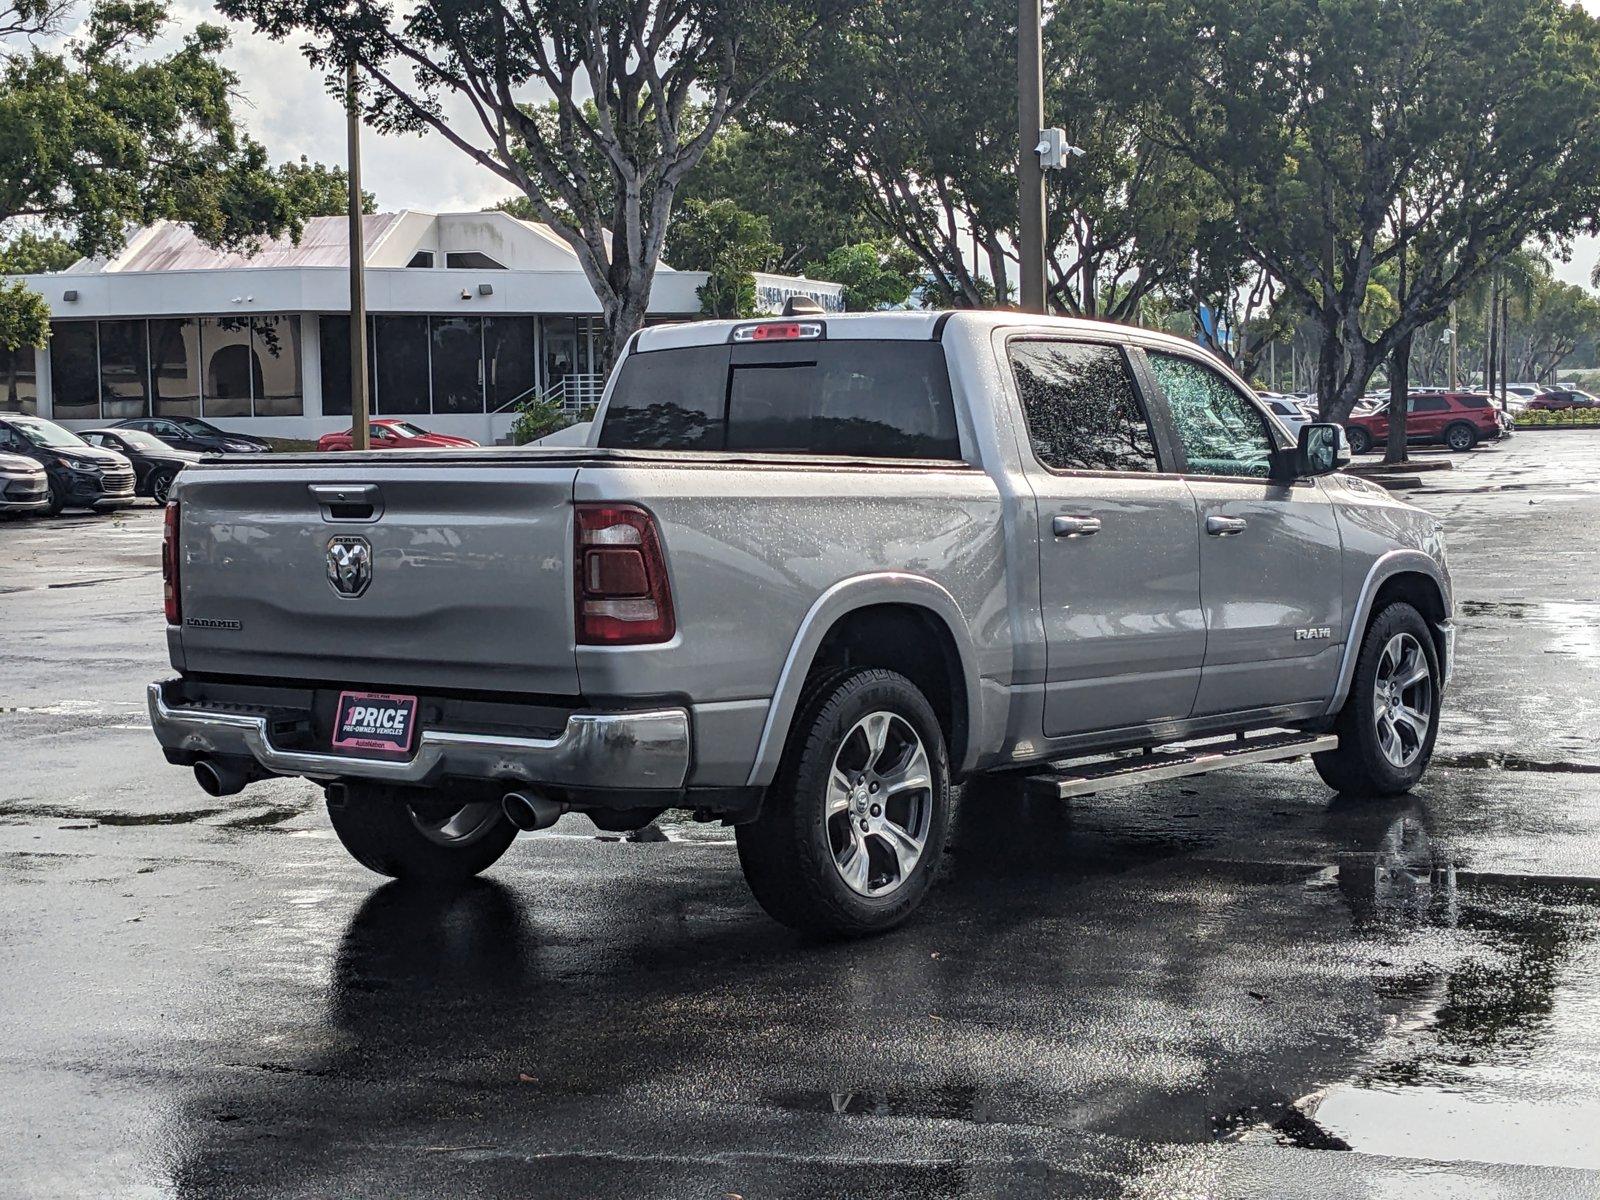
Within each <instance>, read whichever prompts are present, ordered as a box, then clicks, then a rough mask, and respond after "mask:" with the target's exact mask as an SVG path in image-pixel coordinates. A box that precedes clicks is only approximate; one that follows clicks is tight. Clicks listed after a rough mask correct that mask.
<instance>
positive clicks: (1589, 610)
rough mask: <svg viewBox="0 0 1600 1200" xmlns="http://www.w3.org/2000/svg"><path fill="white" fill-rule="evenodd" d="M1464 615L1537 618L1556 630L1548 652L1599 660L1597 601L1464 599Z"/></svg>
mask: <svg viewBox="0 0 1600 1200" xmlns="http://www.w3.org/2000/svg"><path fill="white" fill-rule="evenodd" d="M1460 608H1461V615H1462V616H1464V617H1504V618H1506V619H1508V620H1512V621H1535V622H1539V623H1540V624H1545V625H1550V626H1552V627H1553V629H1554V632H1553V633H1552V634H1551V636H1550V637H1549V639H1548V641H1547V644H1546V646H1545V653H1546V654H1570V655H1573V656H1575V657H1577V658H1582V659H1589V660H1600V626H1596V625H1595V624H1594V622H1593V620H1592V616H1593V613H1594V604H1593V603H1591V602H1588V601H1571V600H1463V601H1462V602H1461V605H1460Z"/></svg>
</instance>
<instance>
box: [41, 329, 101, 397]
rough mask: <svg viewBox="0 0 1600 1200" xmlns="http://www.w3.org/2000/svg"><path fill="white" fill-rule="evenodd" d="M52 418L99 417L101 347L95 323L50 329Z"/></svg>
mask: <svg viewBox="0 0 1600 1200" xmlns="http://www.w3.org/2000/svg"><path fill="white" fill-rule="evenodd" d="M50 330H51V332H50V400H51V412H50V415H51V416H52V417H54V418H55V419H56V420H58V421H73V420H78V421H94V420H98V419H99V417H100V347H99V340H98V339H97V338H96V336H95V323H94V322H93V321H56V322H55V323H54V324H52V325H51V327H50Z"/></svg>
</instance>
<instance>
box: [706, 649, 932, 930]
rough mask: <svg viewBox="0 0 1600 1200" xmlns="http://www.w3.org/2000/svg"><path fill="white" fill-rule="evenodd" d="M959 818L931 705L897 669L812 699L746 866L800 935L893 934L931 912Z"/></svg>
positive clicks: (849, 680) (849, 677)
mask: <svg viewBox="0 0 1600 1200" xmlns="http://www.w3.org/2000/svg"><path fill="white" fill-rule="evenodd" d="M949 817H950V772H949V766H948V764H947V761H946V752H945V745H944V735H943V732H942V731H941V730H940V728H939V722H938V719H937V718H936V717H935V716H934V713H933V709H932V708H931V707H930V706H929V704H928V701H927V698H926V697H924V696H923V694H922V693H921V692H920V691H919V690H918V689H917V687H916V686H915V685H914V684H913V683H912V682H911V681H910V680H908V679H906V678H905V677H904V676H903V675H897V674H895V673H894V672H893V671H884V670H877V669H861V670H854V671H847V672H843V673H840V674H835V675H832V676H830V677H829V678H827V679H825V680H823V681H821V682H820V684H819V685H818V686H816V687H814V688H813V690H812V691H811V692H810V693H809V694H808V696H807V697H806V699H805V700H804V701H802V703H801V707H800V711H799V712H797V713H796V716H795V724H794V728H793V731H792V733H791V735H790V740H789V745H788V748H787V749H786V750H785V752H784V760H783V764H782V766H781V767H780V768H779V772H778V778H777V780H776V781H775V782H774V784H773V786H772V789H771V791H770V793H769V795H768V797H767V800H766V803H765V804H764V805H763V806H762V810H761V816H760V817H759V818H758V819H757V820H756V821H754V822H752V823H751V824H749V825H741V826H739V827H738V829H737V831H736V836H737V838H738V842H739V863H740V865H741V866H742V867H743V868H744V875H745V879H746V880H747V881H748V882H749V884H750V890H751V891H752V892H754V893H755V897H756V900H757V901H759V902H760V904H761V907H762V908H764V909H766V910H767V912H768V913H769V914H770V915H771V916H772V917H774V918H775V919H777V920H779V921H781V922H783V924H785V925H788V926H790V927H791V928H793V929H799V930H802V931H804V932H808V933H825V934H843V935H849V936H859V935H862V934H869V933H881V932H883V931H884V930H888V929H892V928H894V926H896V925H898V924H900V923H901V922H902V921H904V920H905V919H906V918H907V917H908V916H910V915H911V913H912V912H913V911H914V910H915V909H916V907H917V906H918V905H919V904H921V903H922V899H923V897H924V896H925V895H926V894H927V891H928V888H929V886H930V885H931V884H932V882H933V876H934V873H935V871H936V870H937V867H938V864H939V859H940V857H941V855H942V854H943V853H944V841H945V833H946V830H947V827H948V824H949Z"/></svg>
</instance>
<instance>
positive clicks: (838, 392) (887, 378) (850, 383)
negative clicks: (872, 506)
mask: <svg viewBox="0 0 1600 1200" xmlns="http://www.w3.org/2000/svg"><path fill="white" fill-rule="evenodd" d="M600 445H601V446H604V447H610V448H613V449H640V450H734V451H746V452H763V451H765V452H770V453H790V454H828V455H842V456H866V457H876V458H960V456H961V445H960V437H959V435H958V434H957V431H956V420H955V405H954V403H953V401H952V400H951V396H950V379H949V372H948V368H947V367H946V365H945V359H944V350H943V348H942V347H941V346H939V345H938V344H937V343H934V342H910V341H817V342H791V343H772V344H767V345H738V346H726V345H722V346H692V347H684V348H681V349H673V350H650V351H645V352H643V353H639V354H632V355H629V356H628V358H627V359H626V360H625V361H624V362H623V365H622V369H621V371H620V373H619V374H618V376H617V382H616V385H615V387H614V388H613V389H612V396H611V401H610V404H609V406H608V407H607V409H606V416H605V424H604V425H603V427H602V428H601V431H600Z"/></svg>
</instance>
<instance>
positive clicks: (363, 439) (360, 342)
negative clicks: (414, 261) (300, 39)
mask: <svg viewBox="0 0 1600 1200" xmlns="http://www.w3.org/2000/svg"><path fill="white" fill-rule="evenodd" d="M344 111H345V145H346V153H347V162H346V164H345V181H346V183H347V184H348V185H349V188H350V207H349V216H350V446H351V448H352V449H354V450H368V449H371V442H370V440H369V437H368V434H369V432H370V431H369V430H368V427H367V416H368V414H367V407H368V406H367V283H366V270H365V268H366V259H367V243H366V238H365V237H364V236H363V230H362V228H361V100H360V97H359V95H358V94H357V92H356V60H355V58H354V56H352V57H351V59H350V63H349V66H348V67H347V69H346V75H345V98H344Z"/></svg>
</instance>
